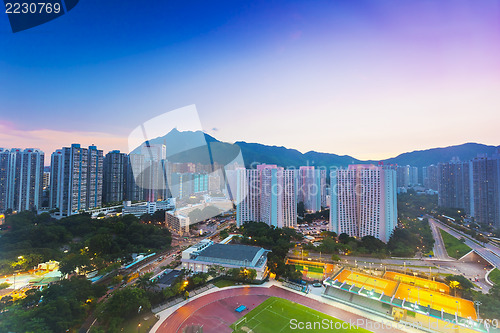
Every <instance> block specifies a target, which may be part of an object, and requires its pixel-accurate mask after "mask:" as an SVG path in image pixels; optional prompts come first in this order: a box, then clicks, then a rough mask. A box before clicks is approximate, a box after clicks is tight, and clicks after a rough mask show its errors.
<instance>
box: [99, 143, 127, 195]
mask: <svg viewBox="0 0 500 333" xmlns="http://www.w3.org/2000/svg"><path fill="white" fill-rule="evenodd" d="M127 163H128V156H127V154H125V153H120V151H119V150H113V151H110V152H109V153H107V154H106V156H105V157H104V163H103V188H102V197H103V199H102V200H103V202H105V203H108V202H120V201H123V200H124V199H125V194H126V193H125V192H126V189H127V184H126V180H127V179H126V170H127Z"/></svg>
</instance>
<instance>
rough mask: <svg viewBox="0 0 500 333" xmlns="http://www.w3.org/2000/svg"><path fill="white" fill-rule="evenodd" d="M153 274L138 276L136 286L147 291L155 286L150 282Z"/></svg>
mask: <svg viewBox="0 0 500 333" xmlns="http://www.w3.org/2000/svg"><path fill="white" fill-rule="evenodd" d="M153 275H154V274H153V273H145V274H142V275H141V276H139V278H138V279H137V282H136V286H137V287H139V288H141V289H144V290H149V289H151V288H152V287H154V286H155V285H156V283H155V282H153V281H151V278H152V277H153Z"/></svg>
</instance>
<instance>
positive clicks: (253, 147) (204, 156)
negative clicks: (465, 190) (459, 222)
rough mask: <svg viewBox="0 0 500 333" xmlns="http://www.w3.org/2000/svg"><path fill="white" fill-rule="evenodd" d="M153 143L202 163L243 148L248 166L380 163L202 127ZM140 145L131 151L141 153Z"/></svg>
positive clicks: (432, 152) (469, 153) (410, 161)
mask: <svg viewBox="0 0 500 333" xmlns="http://www.w3.org/2000/svg"><path fill="white" fill-rule="evenodd" d="M149 143H150V144H165V145H166V147H167V158H168V159H169V160H170V161H172V162H178V163H185V162H192V163H202V164H209V163H211V162H217V163H219V164H227V163H230V162H231V161H233V160H234V158H236V157H237V156H238V154H239V153H240V151H241V154H242V156H243V159H244V161H245V166H246V167H251V166H252V165H256V164H260V163H266V164H277V165H279V166H283V167H299V166H302V165H315V166H322V167H327V168H328V167H340V166H343V167H345V166H347V165H349V164H366V163H373V164H378V163H379V161H378V160H359V159H356V158H354V157H352V156H349V155H337V154H332V153H320V152H316V151H309V152H307V153H301V152H300V151H298V150H296V149H291V148H286V147H283V146H268V145H263V144H260V143H247V142H244V141H237V142H235V143H234V144H231V143H227V142H222V141H219V140H217V139H216V138H214V137H212V136H210V135H208V134H206V133H203V132H201V131H195V132H192V131H182V132H180V131H178V130H177V129H173V130H172V131H170V132H169V133H167V134H166V135H164V136H163V137H158V138H154V139H152V140H149ZM498 148H500V146H490V145H484V144H480V143H473V142H469V143H464V144H461V145H455V146H449V147H440V148H432V149H426V150H416V151H412V152H407V153H403V154H400V155H398V156H396V157H392V158H388V159H385V160H381V162H383V163H384V164H398V165H411V166H416V167H424V166H428V165H431V164H437V163H439V162H448V161H450V160H451V159H452V158H453V157H458V158H459V159H460V160H461V161H467V160H471V159H473V158H474V157H476V156H478V155H479V154H488V155H491V154H493V153H494V152H495V151H496V149H498ZM139 151H140V147H138V148H136V149H134V150H133V151H132V153H139Z"/></svg>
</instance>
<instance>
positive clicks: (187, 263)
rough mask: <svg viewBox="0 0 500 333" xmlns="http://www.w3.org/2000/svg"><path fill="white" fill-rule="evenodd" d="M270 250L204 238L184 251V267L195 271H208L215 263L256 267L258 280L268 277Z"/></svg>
mask: <svg viewBox="0 0 500 333" xmlns="http://www.w3.org/2000/svg"><path fill="white" fill-rule="evenodd" d="M268 252H269V251H268V250H266V249H264V248H261V247H258V246H249V245H240V244H214V243H213V242H212V241H210V240H203V241H201V242H200V243H198V244H196V245H193V246H191V247H190V248H188V249H186V250H184V251H183V252H182V259H181V262H182V268H184V269H189V270H191V271H193V272H195V273H197V272H205V273H206V272H208V270H209V268H210V267H211V266H214V265H218V266H222V267H224V268H226V269H231V268H247V269H255V271H256V272H257V277H256V279H257V280H263V279H265V278H266V276H267V274H268V271H267V253H268Z"/></svg>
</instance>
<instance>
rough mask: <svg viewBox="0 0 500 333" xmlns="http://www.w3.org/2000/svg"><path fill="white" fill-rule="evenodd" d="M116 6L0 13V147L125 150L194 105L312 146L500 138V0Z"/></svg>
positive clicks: (411, 146) (210, 125)
mask: <svg viewBox="0 0 500 333" xmlns="http://www.w3.org/2000/svg"><path fill="white" fill-rule="evenodd" d="M111 2H112V4H102V2H101V1H97V0H89V1H81V2H80V4H79V5H78V6H77V7H75V9H74V10H73V11H71V12H70V13H68V14H66V15H64V16H63V17H61V18H59V19H56V20H54V21H52V22H50V23H48V24H45V25H43V26H40V27H37V28H34V29H31V30H29V31H25V32H20V33H17V34H12V33H11V32H10V28H9V26H8V22H7V17H6V16H5V15H4V14H0V50H2V52H0V146H4V147H21V148H22V147H27V146H35V147H39V148H41V149H43V150H44V151H45V152H46V154H50V153H52V151H53V150H55V149H57V148H60V147H61V146H67V145H70V144H71V143H73V142H78V143H81V144H82V145H89V144H92V143H94V144H96V145H98V147H99V148H101V149H104V150H105V152H107V151H108V150H111V149H120V150H122V151H128V147H127V136H128V134H129V133H130V132H131V131H132V130H133V129H134V128H135V127H137V126H138V125H140V124H141V123H143V122H145V121H147V120H148V119H150V118H153V117H155V116H157V115H160V114H162V113H164V112H167V111H170V110H173V109H176V108H180V107H183V106H185V105H189V104H196V106H197V109H198V112H199V114H200V119H201V123H202V125H203V128H205V129H206V132H207V133H209V134H211V135H213V136H215V137H216V138H218V139H219V140H223V141H227V142H234V141H240V140H241V141H247V142H259V143H262V144H269V145H279V146H281V145H282V146H286V147H289V148H295V149H298V150H300V151H302V152H307V151H309V150H315V151H320V152H329V153H336V154H348V155H351V156H354V157H356V158H359V159H384V158H388V157H393V156H396V155H398V154H400V153H403V152H406V151H412V150H419V149H427V148H433V147H442V146H448V145H455V144H462V143H465V142H479V143H484V144H491V145H500V130H499V124H500V2H498V1H492V0H482V1H480V2H478V1H460V0H454V1H447V0H444V1H425V0H424V1H420V0H419V1H398V0H373V1H363V0H359V1H333V2H332V1H330V2H328V1H314V2H311V1H303V2H302V1H273V2H268V1H255V2H253V1H252V2H249V1H247V2H244V1H228V2H220V3H217V5H215V4H214V3H208V2H194V1H186V2H183V3H182V4H178V3H172V2H165V3H164V4H161V5H158V4H157V2H155V1H152V0H147V1H144V2H141V3H138V2H132V1H130V2H128V1H121V2H119V1H111ZM112 6H115V7H112ZM101 9H102V12H99V10H101Z"/></svg>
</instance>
